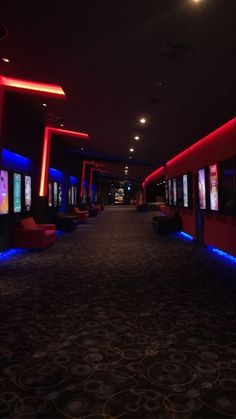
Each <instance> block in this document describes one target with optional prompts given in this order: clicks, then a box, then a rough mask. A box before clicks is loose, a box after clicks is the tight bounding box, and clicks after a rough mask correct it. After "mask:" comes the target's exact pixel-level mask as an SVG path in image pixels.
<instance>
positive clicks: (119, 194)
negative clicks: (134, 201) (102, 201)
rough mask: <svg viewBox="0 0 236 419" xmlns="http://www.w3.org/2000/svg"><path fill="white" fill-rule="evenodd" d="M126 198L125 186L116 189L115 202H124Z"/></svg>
mask: <svg viewBox="0 0 236 419" xmlns="http://www.w3.org/2000/svg"><path fill="white" fill-rule="evenodd" d="M124 200H125V191H124V188H118V189H115V204H123V203H124Z"/></svg>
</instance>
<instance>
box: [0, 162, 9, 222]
mask: <svg viewBox="0 0 236 419" xmlns="http://www.w3.org/2000/svg"><path fill="white" fill-rule="evenodd" d="M8 212H9V197H8V172H7V171H6V170H0V214H8Z"/></svg>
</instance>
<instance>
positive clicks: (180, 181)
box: [176, 176, 183, 207]
mask: <svg viewBox="0 0 236 419" xmlns="http://www.w3.org/2000/svg"><path fill="white" fill-rule="evenodd" d="M176 195H177V205H178V206H181V207H182V206H183V178H182V176H178V177H177V179H176Z"/></svg>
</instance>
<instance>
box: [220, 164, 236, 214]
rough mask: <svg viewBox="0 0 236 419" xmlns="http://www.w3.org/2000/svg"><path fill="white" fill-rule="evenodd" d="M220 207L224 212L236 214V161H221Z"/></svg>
mask: <svg viewBox="0 0 236 419" xmlns="http://www.w3.org/2000/svg"><path fill="white" fill-rule="evenodd" d="M220 179H221V209H222V212H223V213H224V214H227V215H236V162H235V159H234V158H233V159H228V160H225V161H223V162H222V163H221V176H220Z"/></svg>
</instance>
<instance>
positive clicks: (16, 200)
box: [13, 173, 21, 212]
mask: <svg viewBox="0 0 236 419" xmlns="http://www.w3.org/2000/svg"><path fill="white" fill-rule="evenodd" d="M13 211H14V212H21V175H20V174H19V173H14V175H13Z"/></svg>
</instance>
